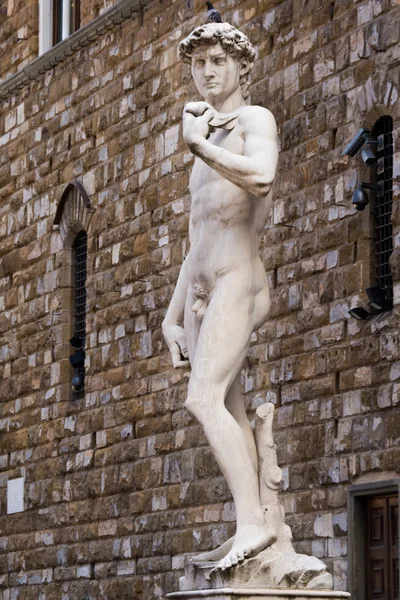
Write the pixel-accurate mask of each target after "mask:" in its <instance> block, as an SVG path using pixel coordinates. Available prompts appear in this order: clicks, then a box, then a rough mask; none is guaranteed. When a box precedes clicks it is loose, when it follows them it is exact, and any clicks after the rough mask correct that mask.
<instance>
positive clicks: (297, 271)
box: [0, 0, 400, 600]
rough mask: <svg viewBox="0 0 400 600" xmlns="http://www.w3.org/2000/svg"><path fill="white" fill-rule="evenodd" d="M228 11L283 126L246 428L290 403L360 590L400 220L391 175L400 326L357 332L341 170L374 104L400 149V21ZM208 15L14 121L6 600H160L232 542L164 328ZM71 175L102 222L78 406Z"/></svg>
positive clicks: (342, 574)
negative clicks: (354, 550)
mask: <svg viewBox="0 0 400 600" xmlns="http://www.w3.org/2000/svg"><path fill="white" fill-rule="evenodd" d="M218 7H219V9H220V11H221V12H222V13H223V15H224V16H225V18H226V19H227V20H229V21H230V22H232V23H234V24H235V25H238V26H240V27H241V28H242V29H243V31H245V32H246V33H247V34H248V35H249V36H250V37H251V39H252V41H253V42H254V44H255V45H256V46H257V48H258V58H257V62H256V65H255V69H254V74H253V84H252V87H251V92H252V100H253V102H254V103H258V104H262V105H263V106H267V107H268V108H270V109H271V110H272V111H273V113H274V114H275V115H276V118H277V121H278V125H279V128H280V142H281V155H280V163H279V174H278V177H277V182H276V186H275V207H274V211H273V215H272V216H271V222H270V224H269V227H270V228H269V229H267V230H266V233H265V237H264V239H263V242H262V247H261V253H262V257H263V261H264V264H265V268H266V270H267V272H268V274H269V279H270V283H271V288H272V289H273V296H272V297H273V307H272V311H271V316H270V319H269V320H268V322H267V323H266V325H265V326H264V327H263V328H262V329H261V330H260V331H259V332H258V333H257V334H256V335H254V336H253V341H252V347H251V349H250V352H249V355H248V358H247V360H246V365H245V368H244V371H243V389H244V391H245V401H246V406H247V408H248V410H249V415H250V417H251V416H252V414H253V413H254V410H255V408H256V407H257V406H258V405H259V404H260V403H261V402H264V401H265V400H266V399H269V400H272V401H274V402H275V403H276V407H277V411H276V421H275V431H276V441H277V443H278V448H279V459H280V464H281V466H282V467H283V470H284V485H283V490H282V499H283V502H284V505H285V508H286V511H287V516H288V522H289V523H290V525H291V526H292V528H293V533H294V537H295V541H296V546H297V548H298V549H299V550H301V551H304V552H310V553H311V552H313V553H314V554H316V555H317V556H320V557H322V558H323V559H324V560H326V562H327V564H328V566H329V568H330V569H331V571H332V573H333V575H334V582H335V587H336V588H337V589H345V588H346V569H347V559H346V555H347V546H346V541H347V513H346V487H347V485H348V484H349V483H351V482H356V481H360V480H363V479H362V478H368V477H370V478H371V477H373V476H375V474H378V476H379V474H381V475H380V476H382V477H385V476H386V475H385V473H391V472H394V471H397V472H399V470H400V448H399V445H400V409H399V403H400V381H399V379H400V351H399V339H398V338H399V303H400V294H399V282H400V274H399V266H398V265H399V260H398V257H399V253H400V250H399V248H400V210H399V206H400V203H399V187H398V180H397V176H398V166H396V168H395V177H396V180H395V185H394V210H393V227H394V245H395V250H394V253H393V257H392V268H393V272H394V276H395V308H394V310H393V312H392V313H387V314H385V315H381V316H380V317H374V318H373V319H371V320H369V321H366V322H363V323H361V324H360V323H358V322H356V321H354V320H352V319H350V318H349V316H348V308H349V307H350V306H351V305H352V304H354V303H355V302H357V301H358V298H360V299H363V298H365V292H364V290H365V287H367V285H369V284H370V283H372V280H371V274H370V271H371V269H370V266H369V262H370V256H371V252H372V246H371V223H370V217H369V214H368V210H366V211H364V213H356V212H355V210H353V209H351V207H350V204H351V196H352V192H353V190H354V189H355V187H356V185H357V178H358V176H359V173H361V165H360V163H359V160H358V159H357V158H354V159H349V158H347V157H342V156H341V151H342V149H343V147H344V145H345V143H347V142H348V141H349V139H350V137H351V136H352V135H353V134H354V133H355V132H356V131H357V129H358V128H360V127H361V126H362V125H363V124H365V122H366V120H367V121H368V119H371V118H372V117H371V115H374V114H375V113H376V110H378V109H376V108H374V107H376V106H379V107H381V108H380V109H379V110H382V111H383V112H385V111H386V112H388V113H389V114H391V115H392V116H393V118H394V122H395V143H396V150H397V139H398V134H399V126H400V125H399V111H400V107H399V102H398V100H397V95H398V90H399V67H400V44H399V27H398V23H399V12H398V11H399V9H398V7H396V2H395V1H394V0H393V2H392V3H390V2H389V1H382V2H372V1H369V2H358V3H355V2H353V1H351V2H350V1H344V0H343V1H341V0H336V2H333V3H330V4H327V3H321V2H317V1H316V0H315V1H311V2H306V1H304V0H303V1H300V0H299V1H296V0H293V1H289V0H286V1H284V2H271V1H266V0H264V1H263V0H259V1H258V2H257V1H256V0H250V1H248V2H243V3H239V2H237V3H235V6H232V5H231V4H224V3H221V4H220V5H219V6H218ZM203 8H204V7H203V3H202V2H200V1H199V2H197V3H196V5H195V9H194V12H191V10H190V9H189V8H186V7H185V6H184V5H183V4H182V3H178V2H172V1H170V0H167V1H163V3H162V4H161V3H158V2H153V3H151V4H150V5H149V7H148V8H147V10H146V12H145V14H144V18H143V22H141V21H140V19H132V20H131V21H126V22H124V23H123V24H122V25H120V26H116V27H115V29H114V30H113V31H112V32H110V33H107V34H105V35H104V37H102V38H100V39H98V40H96V41H95V42H94V43H93V44H92V45H91V46H90V47H87V48H86V49H84V50H81V51H79V52H76V53H75V54H73V55H72V56H71V57H70V58H69V59H67V60H66V61H65V62H64V63H62V64H60V65H58V66H57V67H56V68H54V69H53V70H51V71H49V72H47V73H46V74H45V75H43V76H42V78H40V79H38V80H37V81H35V82H32V83H31V84H30V86H29V87H25V88H23V89H22V90H21V91H20V92H19V93H18V94H16V95H15V96H12V97H11V98H10V99H9V100H7V101H4V102H3V103H2V107H1V116H0V261H1V263H0V264H1V266H0V311H1V312H0V339H1V342H0V381H1V386H0V435H1V437H0V599H1V600H10V599H11V598H12V599H14V598H18V600H22V599H23V600H37V599H38V598H40V599H41V600H44V599H46V600H53V599H54V600H55V599H57V600H58V599H59V600H75V599H83V598H91V599H93V600H94V599H96V600H99V599H100V598H101V599H114V598H115V599H116V598H118V599H119V600H121V599H123V598H126V599H128V598H129V599H131V598H138V599H139V598H140V599H142V598H143V599H146V600H156V599H161V598H164V596H165V593H166V592H168V591H171V590H173V589H176V588H177V585H178V578H179V575H180V574H181V568H182V566H183V563H184V556H185V554H187V553H192V552H198V551H199V550H206V549H209V548H211V547H213V546H215V545H217V544H218V543H219V542H221V541H223V540H225V539H226V537H228V535H231V534H232V533H233V532H234V512H233V505H232V501H231V498H230V495H229V491H228V489H227V486H226V484H225V482H224V480H223V478H222V477H221V475H220V473H219V470H218V468H217V466H216V464H215V461H214V459H213V457H212V455H211V453H210V451H209V449H208V447H207V444H206V441H205V438H204V435H203V434H202V432H201V430H200V428H199V427H198V426H197V424H196V423H195V422H193V420H191V419H190V417H189V415H188V414H187V413H186V412H185V411H184V410H183V402H184V399H185V394H186V385H187V373H185V372H182V371H174V370H172V369H171V364H170V358H169V356H168V353H167V352H166V349H165V344H164V343H163V341H162V336H161V331H160V323H161V320H162V318H163V315H164V313H165V309H166V307H167V305H168V301H169V299H170V297H171V295H172V292H173V289H174V285H175V282H176V278H177V276H178V272H179V267H180V264H181V262H182V257H183V256H184V254H185V252H186V251H187V248H188V240H187V237H188V212H189V196H188V178H189V171H190V167H191V165H192V157H191V155H190V154H189V152H188V150H187V148H186V146H185V144H184V142H183V139H182V131H181V113H182V107H183V105H184V103H185V102H186V101H187V100H189V99H193V98H195V97H196V93H195V89H194V86H193V84H192V83H191V81H190V74H189V69H188V67H187V66H185V65H182V64H180V63H179V62H178V60H177V57H176V46H177V43H178V41H179V40H180V39H182V37H183V35H184V34H185V33H188V32H189V31H190V30H191V29H192V28H193V27H194V25H196V24H199V23H200V22H201V21H202V17H203ZM32 10H33V9H32ZM11 23H14V21H13V17H12V15H9V16H8V17H7V27H8V26H9V24H10V27H14V25H11ZM15 47H16V48H17V47H18V48H19V46H15ZM7 54H10V55H11V54H12V51H11V49H10V51H9V52H7ZM6 59H7V60H8V58H6ZM333 130H335V132H333ZM396 158H397V165H398V163H399V161H398V158H399V157H398V154H397V156H396ZM75 178H77V179H79V180H80V181H82V182H83V185H84V186H85V189H86V191H87V193H88V194H89V197H90V200H91V203H92V206H93V209H94V212H93V214H92V215H91V220H90V226H89V229H88V237H89V258H88V318H87V331H88V349H87V355H88V359H87V393H86V397H85V399H84V400H79V401H71V400H70V394H69V381H70V379H69V378H70V371H69V369H68V368H67V359H66V356H67V355H68V354H66V352H67V351H68V347H67V346H66V341H67V339H66V335H67V334H66V328H65V323H66V315H68V313H66V312H65V310H66V308H68V306H67V305H66V303H65V294H64V291H65V289H64V287H63V286H65V281H64V274H63V264H64V257H65V254H64V250H63V248H62V242H61V238H60V234H59V232H58V231H56V230H54V229H53V221H54V215H55V211H56V208H57V205H58V202H59V200H60V197H61V194H62V192H63V190H64V188H65V186H66V185H67V184H68V183H69V182H70V181H71V180H72V179H75ZM342 204H343V205H344V206H342ZM18 476H24V477H25V478H26V484H25V498H26V511H25V512H23V513H20V514H15V515H8V516H7V515H6V489H7V480H8V479H9V478H14V477H18ZM360 478H361V479H360Z"/></svg>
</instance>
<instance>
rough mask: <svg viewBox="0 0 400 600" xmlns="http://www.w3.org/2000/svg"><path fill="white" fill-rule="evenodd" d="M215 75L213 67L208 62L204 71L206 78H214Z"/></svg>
mask: <svg viewBox="0 0 400 600" xmlns="http://www.w3.org/2000/svg"><path fill="white" fill-rule="evenodd" d="M213 75H214V73H213V69H212V65H211V63H210V62H208V61H206V65H205V69H204V76H205V77H212V76H213Z"/></svg>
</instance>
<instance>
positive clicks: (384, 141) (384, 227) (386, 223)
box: [371, 116, 393, 310]
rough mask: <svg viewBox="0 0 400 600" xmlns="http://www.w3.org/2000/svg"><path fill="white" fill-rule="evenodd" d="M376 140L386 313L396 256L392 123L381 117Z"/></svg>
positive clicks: (379, 259)
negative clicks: (394, 253) (394, 247)
mask: <svg viewBox="0 0 400 600" xmlns="http://www.w3.org/2000/svg"><path fill="white" fill-rule="evenodd" d="M371 138H372V140H376V142H377V144H376V156H377V161H376V164H375V183H376V184H377V186H378V188H377V190H376V192H375V199H374V201H373V202H372V205H371V206H372V213H373V218H374V229H375V238H374V239H375V260H374V266H375V279H376V284H377V285H378V286H379V291H380V292H381V294H382V297H383V301H384V307H385V309H386V310H390V309H392V308H393V278H392V272H391V269H390V256H391V254H392V252H393V230H392V195H393V119H392V117H390V116H383V117H380V118H379V119H378V120H377V121H376V123H375V125H374V127H373V130H372V132H371Z"/></svg>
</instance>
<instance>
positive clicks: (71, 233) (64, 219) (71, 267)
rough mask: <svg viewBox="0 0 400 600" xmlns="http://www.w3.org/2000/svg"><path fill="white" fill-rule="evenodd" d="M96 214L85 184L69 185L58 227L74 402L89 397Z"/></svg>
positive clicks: (67, 370) (65, 337)
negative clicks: (91, 247)
mask: <svg viewBox="0 0 400 600" xmlns="http://www.w3.org/2000/svg"><path fill="white" fill-rule="evenodd" d="M92 214H93V209H92V207H91V204H90V200H89V197H88V195H87V193H86V191H85V189H84V187H83V186H82V184H81V183H80V182H79V181H73V182H71V183H69V184H68V185H67V187H66V188H65V189H64V192H63V193H62V196H61V198H60V202H59V204H58V207H57V212H56V215H55V219H54V225H55V227H56V228H57V229H58V231H59V235H60V238H61V242H62V252H63V259H62V263H63V267H62V279H61V281H62V283H61V285H62V288H63V310H62V315H63V324H64V327H63V331H64V334H63V360H64V361H65V362H66V363H68V367H66V368H65V373H68V379H67V380H66V381H65V385H66V386H67V387H68V396H69V398H70V399H72V400H79V399H81V398H84V396H85V349H86V306H87V275H88V261H87V258H88V233H87V232H88V230H89V224H90V219H91V216H92ZM66 392H67V390H66Z"/></svg>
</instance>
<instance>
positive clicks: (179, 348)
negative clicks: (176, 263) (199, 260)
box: [162, 258, 189, 368]
mask: <svg viewBox="0 0 400 600" xmlns="http://www.w3.org/2000/svg"><path fill="white" fill-rule="evenodd" d="M188 287H189V276H188V267H187V258H186V259H185V261H184V263H183V265H182V268H181V271H180V273H179V277H178V281H177V284H176V287H175V291H174V294H173V296H172V300H171V302H170V305H169V307H168V310H167V314H166V315H165V318H164V321H163V322H162V332H163V335H164V338H165V341H166V342H167V345H168V348H169V351H170V352H171V357H172V364H173V366H174V367H175V368H177V367H187V366H189V360H188V351H187V344H186V338H185V331H184V329H183V327H182V323H183V316H184V311H185V304H186V297H187V293H188Z"/></svg>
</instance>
